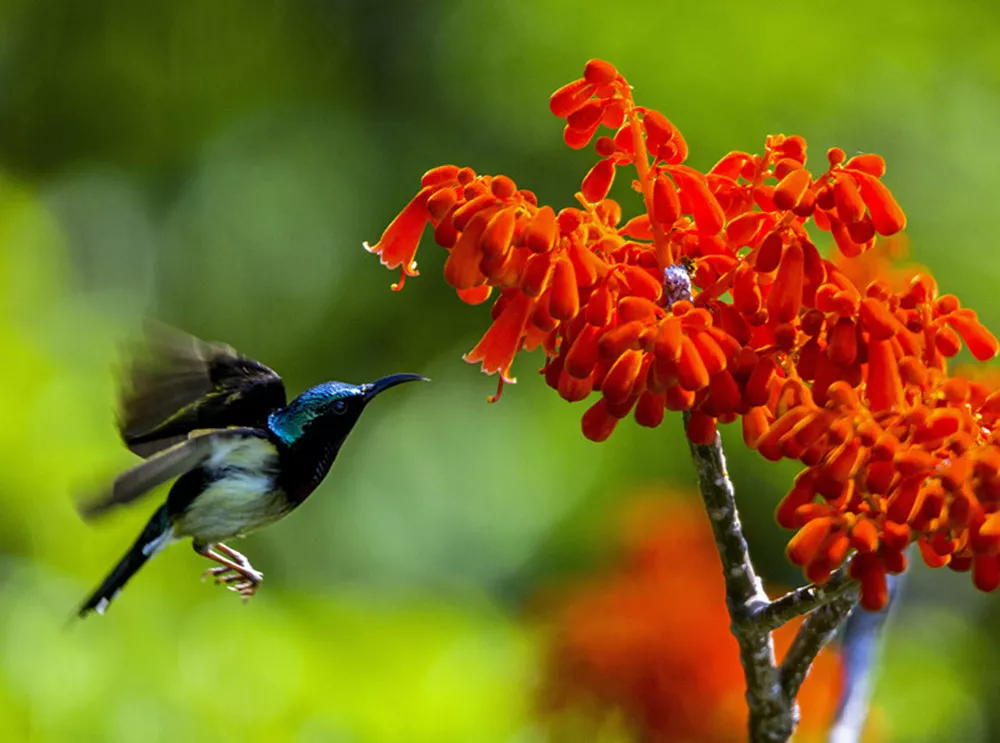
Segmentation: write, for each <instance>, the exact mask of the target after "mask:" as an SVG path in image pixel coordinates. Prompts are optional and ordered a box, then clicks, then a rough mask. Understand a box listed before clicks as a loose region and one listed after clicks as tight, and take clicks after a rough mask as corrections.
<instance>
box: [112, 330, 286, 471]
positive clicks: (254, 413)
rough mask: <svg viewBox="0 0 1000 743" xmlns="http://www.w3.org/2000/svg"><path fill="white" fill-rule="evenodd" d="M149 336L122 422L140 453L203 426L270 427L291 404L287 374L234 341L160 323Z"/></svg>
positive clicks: (131, 373) (135, 362)
mask: <svg viewBox="0 0 1000 743" xmlns="http://www.w3.org/2000/svg"><path fill="white" fill-rule="evenodd" d="M146 336H147V345H148V350H147V352H146V353H143V354H134V355H133V359H132V361H131V364H130V366H129V368H128V369H127V372H126V381H125V383H124V384H123V385H122V393H121V401H120V406H119V421H118V427H119V429H120V431H121V436H122V439H123V440H124V441H125V444H126V446H128V448H129V449H131V450H132V451H133V452H135V453H136V454H138V455H140V456H143V457H147V456H149V455H150V454H153V453H155V452H157V451H160V450H162V449H165V448H167V447H169V446H172V445H173V444H176V443H177V442H179V441H183V440H184V437H186V436H187V434H189V433H191V431H195V430H199V429H205V428H227V427H229V426H258V427H260V426H263V425H264V424H265V423H266V420H267V416H268V415H269V414H270V413H271V412H272V411H273V410H275V409H277V408H280V407H282V406H284V404H285V401H286V399H285V385H284V383H283V382H282V380H281V377H280V376H278V375H277V374H276V373H275V372H274V371H273V370H271V369H269V368H268V367H266V366H264V365H263V364H261V363H260V362H257V361H254V360H253V359H250V358H247V357H246V356H244V355H242V354H241V353H239V352H238V351H237V350H236V349H234V348H232V347H231V346H227V345H226V344H224V343H207V342H205V341H203V340H199V339H198V338H195V337H194V336H191V335H188V334H186V333H182V332H181V331H179V330H175V329H173V328H170V327H167V326H165V325H159V324H151V325H150V326H149V327H148V328H147V333H146Z"/></svg>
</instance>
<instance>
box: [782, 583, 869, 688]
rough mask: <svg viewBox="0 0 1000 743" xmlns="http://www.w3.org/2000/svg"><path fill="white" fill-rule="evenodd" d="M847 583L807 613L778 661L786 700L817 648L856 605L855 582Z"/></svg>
mask: <svg viewBox="0 0 1000 743" xmlns="http://www.w3.org/2000/svg"><path fill="white" fill-rule="evenodd" d="M848 585H849V588H848V590H846V591H845V592H844V593H842V594H841V595H839V596H837V597H836V598H835V599H833V600H832V601H831V602H830V603H828V604H826V605H824V606H821V607H820V608H818V609H817V610H816V611H814V612H813V613H812V614H810V615H809V616H808V617H807V618H806V621H805V622H803V623H802V626H801V627H800V628H799V632H798V634H797V635H796V636H795V639H794V640H793V641H792V646H791V647H790V648H789V649H788V654H787V655H786V656H785V660H784V662H782V664H781V687H782V690H783V691H784V696H785V699H786V700H787V701H789V702H791V701H792V700H794V699H795V697H796V695H797V694H798V693H799V689H800V688H801V687H802V682H803V681H805V679H806V674H807V673H809V668H810V667H811V666H812V664H813V661H814V660H816V656H817V655H819V651H820V650H822V649H823V647H824V646H825V645H826V644H827V643H828V642H829V641H830V640H831V639H832V638H833V636H834V634H835V633H836V632H837V628H838V627H840V625H841V624H842V623H843V621H844V620H845V619H847V617H848V615H850V613H851V612H852V611H853V610H854V607H855V606H857V603H858V596H859V593H860V590H859V588H858V585H857V583H850V584H848Z"/></svg>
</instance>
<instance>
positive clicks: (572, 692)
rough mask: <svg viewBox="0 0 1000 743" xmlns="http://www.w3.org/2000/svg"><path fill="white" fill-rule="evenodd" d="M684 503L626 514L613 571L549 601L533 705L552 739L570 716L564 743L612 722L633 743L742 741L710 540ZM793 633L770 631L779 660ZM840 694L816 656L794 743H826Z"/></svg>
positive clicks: (729, 640)
mask: <svg viewBox="0 0 1000 743" xmlns="http://www.w3.org/2000/svg"><path fill="white" fill-rule="evenodd" d="M657 495H659V494H657ZM691 503H692V505H691V506H685V505H683V502H674V503H671V504H670V505H667V504H665V503H664V502H663V501H662V500H649V501H640V502H638V503H634V504H633V505H632V506H630V508H629V512H628V514H627V516H628V518H627V519H626V522H625V527H626V528H625V530H624V531H625V534H624V539H623V542H624V544H623V548H624V549H623V550H622V555H621V559H620V560H619V561H618V564H617V565H616V566H615V567H614V568H613V569H612V570H611V571H610V572H609V573H608V574H607V575H604V576H600V577H593V578H589V579H587V581H586V582H585V583H583V584H580V585H577V586H575V587H573V588H571V589H568V590H567V589H560V590H559V591H558V592H554V593H553V594H551V595H550V596H549V597H548V602H547V605H546V610H545V612H544V616H545V617H546V618H547V620H548V621H547V625H548V631H547V632H546V633H545V635H544V636H545V638H546V641H545V647H546V650H547V652H546V656H545V666H544V670H543V685H542V689H541V700H540V701H541V704H540V706H541V708H542V711H543V713H544V715H545V719H546V720H547V721H548V722H549V724H550V725H551V726H552V727H553V728H554V729H555V730H556V731H561V730H562V729H563V728H564V727H567V726H569V725H570V724H572V722H573V721H574V719H575V717H574V716H582V717H584V718H585V720H586V721H587V722H588V723H589V724H588V725H587V729H588V731H589V732H590V734H589V735H580V734H577V735H575V736H571V735H568V734H567V735H566V736H565V739H567V740H577V739H581V738H586V739H593V738H594V737H595V736H594V735H593V732H592V731H593V729H594V727H595V726H594V718H596V719H597V721H601V720H603V719H606V718H611V719H614V718H615V716H616V715H617V716H619V717H620V719H621V722H622V723H624V725H625V727H626V728H627V729H628V732H629V733H631V734H632V736H633V738H631V739H634V740H640V741H646V742H647V743H656V742H658V741H705V742H706V743H713V742H715V743H722V742H724V741H737V740H744V741H745V740H746V724H747V706H746V701H745V699H744V694H745V681H744V678H743V670H742V668H741V666H740V661H739V648H738V647H737V644H736V640H735V639H733V636H732V635H731V634H730V632H729V618H728V616H727V613H726V611H725V606H724V600H723V595H724V586H723V577H722V574H721V573H720V572H719V569H718V566H717V561H718V558H717V556H716V555H717V553H716V549H715V544H714V540H713V537H712V532H711V530H710V529H709V528H708V524H707V522H706V521H705V516H704V514H703V513H699V511H698V509H697V508H696V507H694V506H693V501H692V502H691ZM679 563H683V564H684V565H685V569H684V570H678V569H677V565H678V564H679ZM678 602H680V603H681V604H682V605H680V606H679V604H678ZM799 624H800V621H795V622H792V623H790V624H788V625H785V626H784V627H782V628H780V629H779V630H777V631H776V632H775V635H774V639H775V646H776V652H777V654H778V657H779V658H780V657H781V656H782V655H783V654H784V653H785V652H786V651H787V649H788V647H789V646H790V645H791V642H792V639H793V638H794V637H795V634H796V631H797V630H798V627H799ZM840 683H841V668H840V662H839V659H838V657H837V655H836V653H835V652H833V651H832V650H830V649H827V650H824V651H823V652H822V653H820V655H819V656H818V657H817V659H816V662H815V664H814V666H813V668H812V670H811V672H810V673H809V676H808V678H807V679H806V681H805V684H804V685H803V687H802V689H801V690H800V692H799V695H798V702H799V706H800V710H801V723H800V725H799V727H798V729H797V730H796V740H800V741H807V740H822V739H823V734H824V733H825V732H826V730H827V729H828V728H829V725H830V722H831V719H832V717H833V713H834V710H835V707H836V704H837V697H838V689H839V687H840ZM578 732H579V731H578ZM554 737H555V738H556V739H557V740H559V739H563V738H560V736H558V735H556V736H554Z"/></svg>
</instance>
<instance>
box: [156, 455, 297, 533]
mask: <svg viewBox="0 0 1000 743" xmlns="http://www.w3.org/2000/svg"><path fill="white" fill-rule="evenodd" d="M277 466H278V452H277V450H276V449H275V448H274V446H273V445H272V444H271V443H270V442H269V441H267V440H266V439H261V438H256V437H247V438H244V439H236V440H232V439H231V440H227V441H221V442H218V443H216V444H215V449H214V450H213V452H212V455H211V456H210V457H209V459H208V461H207V462H205V464H204V468H205V470H206V471H207V472H208V475H209V480H210V481H211V484H210V485H209V486H208V487H207V488H206V489H205V490H204V491H203V492H202V493H201V494H200V495H199V496H198V497H197V498H195V500H194V502H193V503H191V505H190V506H188V508H187V510H186V511H185V512H184V514H183V515H182V516H181V517H180V518H179V519H178V520H177V522H176V525H175V531H176V533H177V535H178V536H191V537H194V539H195V540H196V541H199V542H205V543H214V542H221V541H223V540H225V539H230V538H232V537H237V536H242V535H244V534H247V533H249V532H251V531H254V530H255V529H258V528H260V527H262V526H266V525H267V524H270V523H271V522H273V521H276V520H277V519H279V518H281V517H282V516H284V515H285V514H286V513H288V511H289V505H290V504H289V503H288V499H287V498H285V497H284V496H283V494H282V493H280V492H278V491H277V490H276V485H275V477H276V475H277Z"/></svg>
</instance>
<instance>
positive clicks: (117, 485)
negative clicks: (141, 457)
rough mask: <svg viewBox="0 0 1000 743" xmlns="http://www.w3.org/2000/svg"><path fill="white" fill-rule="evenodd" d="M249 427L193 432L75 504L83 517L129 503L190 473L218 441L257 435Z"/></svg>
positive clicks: (257, 432) (92, 516)
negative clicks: (104, 488) (108, 485)
mask: <svg viewBox="0 0 1000 743" xmlns="http://www.w3.org/2000/svg"><path fill="white" fill-rule="evenodd" d="M259 435H260V433H259V431H257V430H255V429H251V428H227V429H225V430H222V431H195V432H194V433H192V434H191V436H190V437H189V438H187V439H185V440H184V441H182V442H181V443H179V444H174V445H173V446H171V447H169V448H167V449H164V450H162V451H160V452H157V453H156V454H153V455H152V456H151V457H149V459H147V460H146V461H144V462H141V463H140V464H137V465H136V466H135V467H133V468H132V469H130V470H126V471H125V472H123V473H121V474H120V475H119V476H118V477H116V478H115V480H114V482H113V483H112V484H111V487H110V488H109V489H108V490H106V491H104V492H102V493H99V494H98V495H96V496H94V497H93V498H90V499H88V500H86V501H84V502H83V503H81V504H79V505H78V506H77V509H78V510H79V512H80V515H81V516H83V518H85V519H92V518H95V517H97V516H100V515H102V514H104V513H106V512H107V511H109V510H110V509H112V508H114V507H115V506H120V505H124V504H126V503H131V502H132V501H134V500H136V499H137V498H139V497H140V496H142V495H144V494H146V493H148V492H149V491H150V490H152V489H153V488H155V487H157V486H158V485H162V484H164V483H166V482H169V481H170V480H173V479H174V478H175V477H180V476H181V475H183V474H185V473H187V472H190V471H191V470H193V469H195V468H196V467H198V466H199V465H201V464H202V463H203V462H204V461H205V460H206V459H208V458H209V457H210V456H211V455H212V452H213V451H214V450H215V447H216V445H217V444H218V443H220V442H222V441H225V440H228V439H233V438H241V437H245V436H259Z"/></svg>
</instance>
